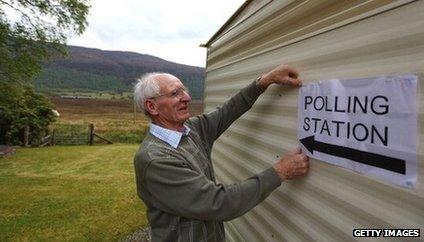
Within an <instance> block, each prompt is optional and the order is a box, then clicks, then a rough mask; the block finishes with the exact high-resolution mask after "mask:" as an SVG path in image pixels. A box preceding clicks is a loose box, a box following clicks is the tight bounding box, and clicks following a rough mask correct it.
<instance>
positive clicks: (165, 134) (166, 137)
mask: <svg viewBox="0 0 424 242" xmlns="http://www.w3.org/2000/svg"><path fill="white" fill-rule="evenodd" d="M189 132H190V128H189V127H187V126H186V125H184V130H183V132H178V131H174V130H170V129H167V128H163V127H161V126H159V125H156V124H154V123H150V133H151V134H152V135H153V136H155V137H157V138H159V139H161V140H163V141H165V142H166V143H168V144H169V145H170V146H172V147H174V148H175V149H176V148H177V147H178V144H179V143H180V140H181V137H182V136H183V135H185V136H187V135H188V133H189Z"/></svg>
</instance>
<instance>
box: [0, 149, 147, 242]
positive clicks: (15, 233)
mask: <svg viewBox="0 0 424 242" xmlns="http://www.w3.org/2000/svg"><path fill="white" fill-rule="evenodd" d="M137 148H138V145H135V144H134V145H124V144H117V145H97V146H55V147H47V148H20V149H18V150H17V151H16V153H15V154H14V155H12V156H10V157H3V158H0V197H1V199H0V241H34V240H36V241H71V240H72V241H87V240H89V241H92V240H94V241H104V240H107V241H111V240H118V239H121V238H124V237H126V236H127V235H129V234H131V233H132V232H134V231H136V230H138V229H140V228H142V227H144V226H146V224H147V221H146V216H145V207H144V205H143V203H142V202H141V200H140V199H139V198H138V197H137V195H136V188H135V182H134V168H133V162H132V160H133V156H134V153H135V152H136V150H137Z"/></svg>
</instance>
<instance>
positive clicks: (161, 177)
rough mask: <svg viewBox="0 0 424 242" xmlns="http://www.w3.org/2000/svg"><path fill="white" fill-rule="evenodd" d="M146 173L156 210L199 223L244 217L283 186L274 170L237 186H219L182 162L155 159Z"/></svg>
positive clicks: (146, 181) (147, 186) (148, 187)
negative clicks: (201, 221) (200, 221)
mask: <svg viewBox="0 0 424 242" xmlns="http://www.w3.org/2000/svg"><path fill="white" fill-rule="evenodd" d="M144 174H145V176H144V181H143V182H145V184H146V188H147V189H148V192H149V193H150V194H151V197H152V199H153V204H155V207H157V208H158V209H160V210H163V211H166V212H168V213H172V214H176V215H179V216H183V217H186V218H194V219H199V220H219V221H227V220H231V219H233V218H236V217H238V216H241V215H243V214H244V213H246V212H247V211H249V210H250V209H252V208H253V207H254V206H255V205H257V204H258V203H260V202H261V201H263V200H264V199H265V198H266V197H267V196H268V195H269V194H270V193H271V192H272V191H273V190H274V189H276V188H277V187H278V186H280V184H281V181H280V178H279V177H278V175H277V173H276V172H275V170H274V169H273V168H272V167H271V168H269V169H267V170H265V171H263V172H262V173H259V174H257V175H255V176H253V177H251V178H249V179H247V180H245V181H243V182H240V183H237V184H232V185H222V184H215V183H214V182H212V181H211V180H209V179H207V177H206V176H205V175H203V174H200V173H198V172H196V171H194V170H192V169H190V167H188V165H187V164H185V163H184V162H183V161H180V160H178V159H161V160H153V161H152V162H150V164H149V166H148V167H147V168H146V170H145V171H144Z"/></svg>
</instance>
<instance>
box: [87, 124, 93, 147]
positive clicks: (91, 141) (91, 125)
mask: <svg viewBox="0 0 424 242" xmlns="http://www.w3.org/2000/svg"><path fill="white" fill-rule="evenodd" d="M88 127H89V128H88V144H89V145H93V143H94V124H90V125H89V126H88Z"/></svg>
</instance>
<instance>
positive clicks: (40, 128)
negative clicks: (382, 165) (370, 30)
mask: <svg viewBox="0 0 424 242" xmlns="http://www.w3.org/2000/svg"><path fill="white" fill-rule="evenodd" d="M89 7H90V6H89V2H88V0H0V143H7V144H20V143H22V138H23V137H22V130H23V129H24V127H25V126H29V127H30V130H31V134H32V136H31V138H32V139H33V141H34V139H36V138H38V137H39V136H40V135H41V134H42V133H43V132H44V131H45V130H46V128H47V127H48V125H49V124H50V123H52V122H53V121H54V114H53V113H52V108H53V105H52V104H51V103H50V102H49V101H48V100H47V99H45V98H44V97H43V96H41V95H39V94H36V93H35V91H34V88H33V87H32V85H31V84H30V81H31V80H32V79H33V78H34V77H35V76H36V75H37V74H39V73H40V72H41V68H42V63H43V61H46V60H48V59H49V58H50V57H52V56H54V55H57V54H61V55H63V54H65V53H66V48H65V44H66V40H67V36H68V35H70V34H82V33H83V32H84V30H85V28H86V26H87V20H86V17H87V14H88V10H89Z"/></svg>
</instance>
